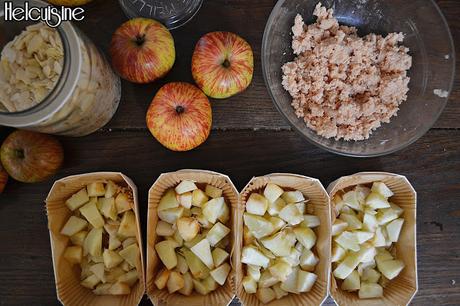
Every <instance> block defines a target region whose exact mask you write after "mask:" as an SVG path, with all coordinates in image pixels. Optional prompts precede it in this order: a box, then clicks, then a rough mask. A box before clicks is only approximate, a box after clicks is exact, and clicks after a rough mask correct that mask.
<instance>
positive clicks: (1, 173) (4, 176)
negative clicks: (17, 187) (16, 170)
mask: <svg viewBox="0 0 460 306" xmlns="http://www.w3.org/2000/svg"><path fill="white" fill-rule="evenodd" d="M7 182H8V172H6V171H5V169H3V166H2V163H0V193H2V192H3V190H5V186H6V183H7Z"/></svg>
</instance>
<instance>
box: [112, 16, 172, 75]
mask: <svg viewBox="0 0 460 306" xmlns="http://www.w3.org/2000/svg"><path fill="white" fill-rule="evenodd" d="M110 54H111V57H112V66H113V68H114V69H115V71H116V72H117V73H118V74H119V75H120V76H121V77H122V78H123V79H125V80H128V81H130V82H133V83H141V84H143V83H150V82H153V81H155V80H157V79H159V78H162V77H164V76H165V75H166V74H167V73H168V72H169V71H170V70H171V68H172V67H173V65H174V62H175V60H176V50H175V47H174V39H173V37H172V35H171V33H170V32H169V30H168V29H167V28H166V27H165V26H164V25H162V24H161V23H159V22H158V21H155V20H153V19H147V18H135V19H131V20H129V21H127V22H125V23H124V24H122V25H121V26H120V27H119V28H118V29H117V30H116V31H115V33H114V34H113V36H112V43H111V45H110Z"/></svg>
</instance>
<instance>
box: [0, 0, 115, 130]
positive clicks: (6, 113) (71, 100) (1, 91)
mask: <svg viewBox="0 0 460 306" xmlns="http://www.w3.org/2000/svg"><path fill="white" fill-rule="evenodd" d="M25 2H29V5H30V6H35V7H43V6H46V5H48V4H46V3H45V2H42V1H39V0H32V1H22V0H21V1H17V3H16V1H15V6H21V5H24V3H25ZM0 37H1V38H2V39H1V40H0V49H1V55H0V125H6V126H11V127H17V128H23V129H28V130H34V131H38V132H42V133H48V134H58V135H67V136H84V135H88V134H90V133H92V132H95V131H96V130H98V129H100V128H101V127H103V126H104V125H105V124H107V123H108V122H109V121H110V119H111V118H112V117H113V115H114V114H115V111H116V110H117V108H118V104H119V101H120V96H121V86H120V79H119V78H118V76H116V75H115V73H114V72H113V71H112V69H111V67H110V65H109V64H108V62H107V60H106V59H105V58H104V56H103V54H102V53H101V52H99V50H98V49H97V47H96V46H95V45H94V44H93V43H92V42H91V41H90V40H89V39H88V38H87V37H86V36H85V35H84V34H83V33H82V32H80V31H79V30H78V29H77V28H76V27H75V26H74V25H73V24H71V23H70V22H63V23H62V24H61V25H60V26H59V27H57V28H50V27H48V26H47V25H46V24H44V23H31V22H4V21H0Z"/></svg>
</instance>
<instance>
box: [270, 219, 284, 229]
mask: <svg viewBox="0 0 460 306" xmlns="http://www.w3.org/2000/svg"><path fill="white" fill-rule="evenodd" d="M268 221H270V223H271V224H272V225H273V231H274V232H276V231H279V230H280V229H282V228H283V227H284V226H285V225H286V222H284V221H283V219H281V218H278V217H270V218H268Z"/></svg>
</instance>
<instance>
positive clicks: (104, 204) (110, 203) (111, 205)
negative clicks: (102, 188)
mask: <svg viewBox="0 0 460 306" xmlns="http://www.w3.org/2000/svg"><path fill="white" fill-rule="evenodd" d="M98 201H99V202H100V203H101V204H100V205H101V213H102V215H104V216H105V217H106V218H109V219H112V220H113V221H116V220H117V215H118V212H117V208H116V207H115V199H114V198H109V199H106V198H99V200H98Z"/></svg>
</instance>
